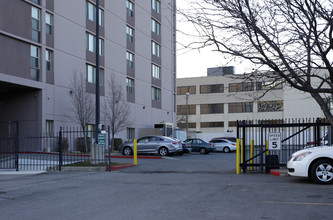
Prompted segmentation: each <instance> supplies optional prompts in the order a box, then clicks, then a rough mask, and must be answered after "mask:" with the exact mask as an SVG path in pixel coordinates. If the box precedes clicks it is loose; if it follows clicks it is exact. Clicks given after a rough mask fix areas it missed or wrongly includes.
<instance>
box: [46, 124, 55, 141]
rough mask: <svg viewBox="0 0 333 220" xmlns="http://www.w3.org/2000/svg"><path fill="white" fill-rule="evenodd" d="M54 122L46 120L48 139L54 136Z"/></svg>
mask: <svg viewBox="0 0 333 220" xmlns="http://www.w3.org/2000/svg"><path fill="white" fill-rule="evenodd" d="M52 133H53V121H50V120H46V137H51V136H52V135H53V134H52Z"/></svg>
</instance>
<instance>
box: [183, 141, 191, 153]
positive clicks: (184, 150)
mask: <svg viewBox="0 0 333 220" xmlns="http://www.w3.org/2000/svg"><path fill="white" fill-rule="evenodd" d="M182 146H183V153H185V154H187V153H191V152H192V148H191V147H190V146H189V145H187V144H186V143H184V142H182Z"/></svg>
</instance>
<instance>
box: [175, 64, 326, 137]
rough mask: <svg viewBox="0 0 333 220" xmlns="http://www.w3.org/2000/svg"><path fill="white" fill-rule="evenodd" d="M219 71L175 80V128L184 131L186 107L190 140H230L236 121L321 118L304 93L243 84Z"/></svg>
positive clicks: (276, 86) (272, 84)
mask: <svg viewBox="0 0 333 220" xmlns="http://www.w3.org/2000/svg"><path fill="white" fill-rule="evenodd" d="M220 69H221V70H222V69H224V68H220ZM221 70H219V68H211V69H208V74H207V76H204V77H191V78H178V79H177V113H178V118H177V124H178V127H179V128H180V129H183V130H185V129H186V103H187V104H188V132H189V135H191V136H193V135H194V134H198V133H210V134H214V135H218V134H219V135H222V134H223V135H229V136H234V135H235V133H236V122H237V120H238V121H242V120H254V121H256V120H273V121H275V120H277V121H280V120H282V119H289V118H290V119H292V118H317V117H320V118H324V115H323V113H322V112H321V110H320V108H319V106H318V104H317V103H316V102H315V101H314V100H313V99H312V98H311V97H310V95H308V94H305V93H304V92H300V91H297V90H295V89H292V88H290V87H287V86H285V85H283V84H282V83H279V82H272V81H271V80H269V79H265V78H259V79H258V78H257V80H256V81H254V80H252V81H250V80H245V79H244V77H239V75H236V74H234V73H233V72H234V71H233V70H231V71H229V70H230V68H226V69H224V70H227V71H221ZM223 72H224V73H223ZM186 99H187V100H186Z"/></svg>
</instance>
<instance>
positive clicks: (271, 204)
mask: <svg viewBox="0 0 333 220" xmlns="http://www.w3.org/2000/svg"><path fill="white" fill-rule="evenodd" d="M113 160H114V161H122V162H127V161H128V162H130V161H132V160H131V159H121V158H115V159H113ZM235 168H236V163H235V153H229V154H225V153H211V154H208V155H200V154H199V153H191V154H189V155H184V156H171V157H165V158H163V159H139V160H138V165H137V166H135V167H130V168H126V169H122V170H117V171H114V172H110V173H109V172H51V173H45V174H39V175H0V219H228V220H229V219H332V215H333V211H332V208H333V186H332V185H317V184H314V183H313V182H311V181H309V180H307V179H302V178H292V177H288V176H279V177H278V176H271V175H267V174H240V175H236V174H235Z"/></svg>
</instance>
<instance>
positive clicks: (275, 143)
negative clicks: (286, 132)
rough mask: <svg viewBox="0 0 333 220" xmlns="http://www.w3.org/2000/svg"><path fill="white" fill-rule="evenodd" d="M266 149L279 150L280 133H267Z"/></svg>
mask: <svg viewBox="0 0 333 220" xmlns="http://www.w3.org/2000/svg"><path fill="white" fill-rule="evenodd" d="M268 149H269V150H281V133H280V132H270V133H268Z"/></svg>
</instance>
